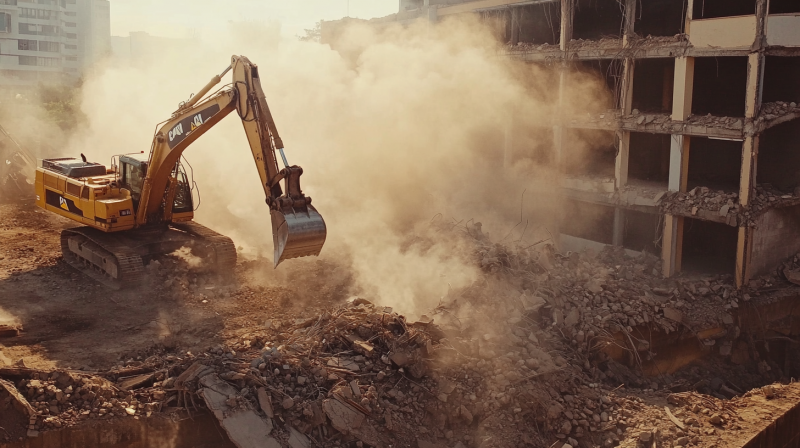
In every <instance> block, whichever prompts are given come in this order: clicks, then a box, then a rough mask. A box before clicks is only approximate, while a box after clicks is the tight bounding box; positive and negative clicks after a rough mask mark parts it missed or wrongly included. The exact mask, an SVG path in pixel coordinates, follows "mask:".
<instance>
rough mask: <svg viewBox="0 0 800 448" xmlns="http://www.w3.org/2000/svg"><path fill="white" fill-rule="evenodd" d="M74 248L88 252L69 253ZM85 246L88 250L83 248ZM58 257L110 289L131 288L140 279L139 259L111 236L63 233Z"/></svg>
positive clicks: (73, 231) (86, 229) (76, 230)
mask: <svg viewBox="0 0 800 448" xmlns="http://www.w3.org/2000/svg"><path fill="white" fill-rule="evenodd" d="M70 240H71V241H72V243H73V244H72V246H73V247H72V248H71V247H70ZM76 245H77V246H78V247H81V248H85V249H88V250H81V251H80V252H76V251H75V250H73V249H74V248H75V246H76ZM89 245H91V246H92V247H87V246H89ZM89 252H90V253H91V254H89ZM61 253H62V255H63V256H64V261H66V262H67V263H68V264H69V265H70V266H72V267H74V268H75V269H77V270H79V271H81V272H83V273H84V274H86V275H87V276H89V277H91V278H93V279H95V280H97V281H98V282H100V283H102V284H104V285H106V286H108V287H110V288H113V289H122V288H130V287H135V286H137V285H139V284H140V283H141V280H142V277H143V276H144V264H143V263H142V257H141V256H140V255H139V254H138V253H136V251H135V250H134V248H132V247H129V246H127V245H126V244H124V243H123V242H122V241H121V240H120V239H118V238H117V237H116V236H115V235H114V234H109V233H105V232H101V231H99V230H96V229H93V228H91V227H75V228H72V229H66V230H63V231H62V232H61ZM87 255H88V256H87Z"/></svg>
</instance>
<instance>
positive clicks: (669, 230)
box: [661, 215, 684, 277]
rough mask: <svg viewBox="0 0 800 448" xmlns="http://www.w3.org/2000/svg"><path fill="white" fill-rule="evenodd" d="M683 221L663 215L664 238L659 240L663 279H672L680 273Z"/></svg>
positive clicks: (680, 218) (677, 217)
mask: <svg viewBox="0 0 800 448" xmlns="http://www.w3.org/2000/svg"><path fill="white" fill-rule="evenodd" d="M683 220H684V218H683V217H681V216H673V215H664V238H663V239H662V240H661V261H662V267H661V273H662V274H663V275H664V277H672V276H673V275H675V274H677V273H678V272H680V271H681V258H682V256H683Z"/></svg>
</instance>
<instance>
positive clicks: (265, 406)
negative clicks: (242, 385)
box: [258, 387, 275, 418]
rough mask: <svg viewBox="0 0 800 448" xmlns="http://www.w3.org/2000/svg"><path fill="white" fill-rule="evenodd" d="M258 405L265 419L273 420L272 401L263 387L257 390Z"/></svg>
mask: <svg viewBox="0 0 800 448" xmlns="http://www.w3.org/2000/svg"><path fill="white" fill-rule="evenodd" d="M258 405H259V406H261V410H262V411H264V414H266V415H267V417H269V418H275V412H274V411H273V410H272V399H271V398H270V396H269V394H268V393H267V390H266V389H265V388H263V387H259V388H258Z"/></svg>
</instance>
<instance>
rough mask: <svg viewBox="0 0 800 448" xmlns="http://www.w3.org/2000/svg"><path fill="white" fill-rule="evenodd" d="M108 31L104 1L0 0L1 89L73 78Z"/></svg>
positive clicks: (100, 50)
mask: <svg viewBox="0 0 800 448" xmlns="http://www.w3.org/2000/svg"><path fill="white" fill-rule="evenodd" d="M110 35H111V32H110V10H109V2H108V0H0V87H29V86H35V85H37V84H39V83H69V82H74V81H76V80H77V79H78V78H79V77H80V76H81V75H82V74H83V73H84V71H85V70H86V69H87V68H89V67H91V65H92V64H93V63H95V62H96V61H97V60H99V59H100V58H101V57H102V56H103V55H104V54H107V53H108V52H109V51H110Z"/></svg>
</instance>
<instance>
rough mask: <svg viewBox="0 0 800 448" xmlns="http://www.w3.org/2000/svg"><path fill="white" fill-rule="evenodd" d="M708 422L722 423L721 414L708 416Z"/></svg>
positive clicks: (713, 423)
mask: <svg viewBox="0 0 800 448" xmlns="http://www.w3.org/2000/svg"><path fill="white" fill-rule="evenodd" d="M708 422H709V423H711V424H712V425H721V424H722V417H720V415H719V414H714V415H712V416H711V417H709V418H708Z"/></svg>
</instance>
